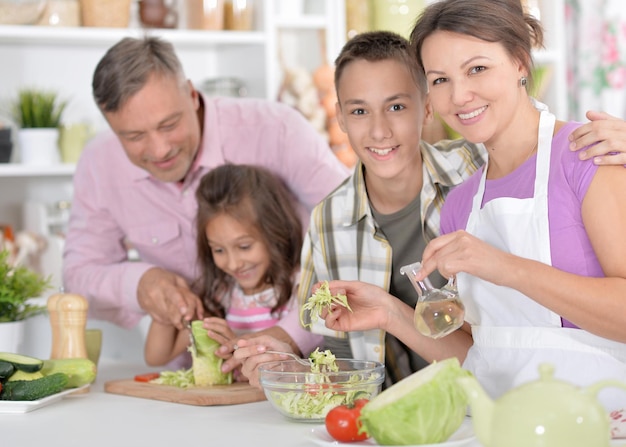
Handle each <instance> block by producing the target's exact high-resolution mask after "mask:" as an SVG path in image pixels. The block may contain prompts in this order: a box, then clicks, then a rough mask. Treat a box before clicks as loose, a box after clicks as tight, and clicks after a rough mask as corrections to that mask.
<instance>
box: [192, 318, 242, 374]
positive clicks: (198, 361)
mask: <svg viewBox="0 0 626 447" xmlns="http://www.w3.org/2000/svg"><path fill="white" fill-rule="evenodd" d="M191 332H192V334H193V338H194V340H195V342H196V351H197V352H194V349H192V348H190V349H189V350H190V351H191V358H192V361H193V363H192V370H193V379H194V384H195V385H196V386H207V385H229V384H231V383H233V374H232V372H229V373H223V372H222V370H221V369H222V363H223V362H224V360H223V359H222V358H221V357H218V356H217V355H215V350H216V349H217V348H219V347H220V344H219V343H218V342H217V341H216V340H213V339H212V338H211V337H209V336H208V335H207V331H206V329H204V328H203V327H202V320H195V321H192V322H191Z"/></svg>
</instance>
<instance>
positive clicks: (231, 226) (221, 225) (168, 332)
mask: <svg viewBox="0 0 626 447" xmlns="http://www.w3.org/2000/svg"><path fill="white" fill-rule="evenodd" d="M196 198H197V201H198V213H197V218H196V230H197V248H198V261H199V265H200V268H201V271H202V274H201V276H200V277H199V279H198V281H197V282H196V284H195V285H194V289H195V291H196V292H198V296H199V297H200V298H201V299H202V302H203V306H204V310H205V312H204V313H205V315H209V316H208V317H207V318H205V319H204V327H205V328H206V329H207V330H208V333H209V336H211V337H212V338H214V339H216V340H217V341H218V342H220V343H225V342H227V341H228V340H231V339H233V338H235V337H237V336H240V335H242V334H245V333H247V332H253V331H259V330H261V329H266V328H269V327H272V326H274V325H275V324H276V323H278V321H279V320H280V319H281V318H282V317H284V316H285V315H286V313H287V311H288V310H289V309H291V307H292V305H294V306H295V305H297V303H296V300H295V299H292V295H294V294H295V292H296V286H297V276H298V272H299V262H300V250H301V247H302V238H303V229H302V223H301V221H300V218H299V215H298V211H297V209H296V206H295V201H294V199H293V197H292V195H291V193H290V191H289V190H288V189H287V187H286V186H285V185H284V184H283V182H282V181H281V180H280V179H279V178H278V177H277V176H275V175H274V174H272V173H270V172H269V171H267V170H266V169H264V168H261V167H258V166H249V165H232V164H226V165H223V166H220V167H217V168H215V169H213V170H212V171H210V172H209V173H207V174H206V175H205V176H204V177H203V178H202V180H201V182H200V185H199V186H198V189H197V191H196ZM188 345H189V334H188V332H187V330H180V331H179V330H178V329H177V328H176V327H174V326H172V325H167V324H162V323H160V322H158V321H155V320H153V322H152V324H151V326H150V329H149V332H148V336H147V340H146V346H145V359H146V363H147V364H149V365H163V364H166V363H169V362H171V361H172V360H174V359H175V358H177V357H178V356H180V355H181V354H183V353H185V351H186V350H187V346H188Z"/></svg>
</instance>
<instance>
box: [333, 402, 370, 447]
mask: <svg viewBox="0 0 626 447" xmlns="http://www.w3.org/2000/svg"><path fill="white" fill-rule="evenodd" d="M368 402H369V401H368V400H367V399H357V400H355V401H354V402H353V403H352V404H347V405H339V406H337V407H335V408H333V409H332V410H330V411H329V412H328V414H327V415H326V420H325V423H326V430H327V431H328V433H329V434H330V435H331V436H332V437H333V438H334V439H335V440H337V441H339V442H355V441H364V440H365V439H367V438H369V436H368V435H367V433H366V432H365V431H363V430H362V428H361V421H360V420H359V417H360V416H361V408H363V406H364V405H365V404H366V403H368Z"/></svg>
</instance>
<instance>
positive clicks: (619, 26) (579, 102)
mask: <svg viewBox="0 0 626 447" xmlns="http://www.w3.org/2000/svg"><path fill="white" fill-rule="evenodd" d="M544 1H545V0H544ZM565 23H566V42H567V51H568V54H567V65H568V67H567V80H568V104H569V114H570V116H569V118H570V119H575V120H583V121H586V118H585V112H586V111H587V110H602V111H605V112H608V113H610V114H612V115H614V116H618V117H621V118H626V2H624V0H565Z"/></svg>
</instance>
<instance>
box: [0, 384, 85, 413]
mask: <svg viewBox="0 0 626 447" xmlns="http://www.w3.org/2000/svg"><path fill="white" fill-rule="evenodd" d="M88 386H89V385H83V386H80V387H78V388H70V389H68V390H64V391H61V392H60V393H56V394H53V395H51V396H48V397H44V398H43V399H39V400H0V413H28V412H29V411H34V410H38V409H39V408H41V407H45V406H46V405H50V404H51V403H53V402H56V401H58V400H61V399H63V398H64V397H65V396H67V395H68V394H72V393H74V392H76V391H78V390H82V389H83V388H87V387H88Z"/></svg>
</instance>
